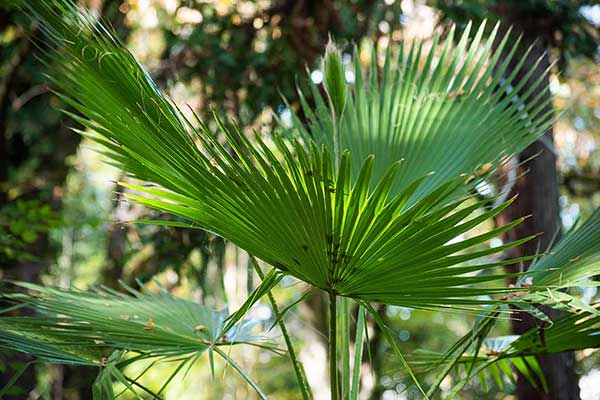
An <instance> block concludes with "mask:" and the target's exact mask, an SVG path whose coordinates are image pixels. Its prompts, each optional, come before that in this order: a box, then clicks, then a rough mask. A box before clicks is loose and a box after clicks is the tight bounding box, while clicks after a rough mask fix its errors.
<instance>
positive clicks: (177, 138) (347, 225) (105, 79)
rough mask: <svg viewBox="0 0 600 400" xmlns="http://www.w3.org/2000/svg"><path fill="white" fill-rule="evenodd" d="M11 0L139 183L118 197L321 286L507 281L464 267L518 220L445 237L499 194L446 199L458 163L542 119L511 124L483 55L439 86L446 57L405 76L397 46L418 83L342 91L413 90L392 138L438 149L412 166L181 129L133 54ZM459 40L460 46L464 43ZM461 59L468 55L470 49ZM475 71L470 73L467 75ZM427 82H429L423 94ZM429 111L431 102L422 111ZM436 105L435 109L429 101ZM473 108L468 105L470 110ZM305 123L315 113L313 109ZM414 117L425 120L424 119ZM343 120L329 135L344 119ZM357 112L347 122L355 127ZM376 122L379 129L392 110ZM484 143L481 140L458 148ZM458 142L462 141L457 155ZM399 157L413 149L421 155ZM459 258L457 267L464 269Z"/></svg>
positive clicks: (449, 290)
mask: <svg viewBox="0 0 600 400" xmlns="http://www.w3.org/2000/svg"><path fill="white" fill-rule="evenodd" d="M25 3H26V4H27V7H28V9H29V11H30V12H31V13H32V14H34V16H35V17H36V18H37V19H39V20H40V21H41V22H42V27H43V29H44V30H45V31H46V33H47V35H48V37H49V38H50V40H51V43H52V44H53V46H54V48H55V49H54V52H53V53H52V55H51V60H52V73H51V78H52V80H53V82H54V84H55V85H56V87H57V88H58V90H59V93H60V94H61V96H63V98H64V99H65V101H66V102H67V103H68V104H70V105H71V106H72V107H73V108H74V109H75V110H77V111H78V112H79V113H80V114H81V115H83V117H81V116H78V115H73V117H74V118H76V119H77V120H79V121H80V122H81V123H82V124H83V125H84V126H86V127H87V128H89V129H90V130H91V131H92V132H93V133H92V134H87V133H84V134H86V135H89V136H90V137H91V138H92V139H93V140H95V141H97V142H98V143H100V144H102V145H103V146H104V147H105V154H106V155H107V156H108V157H109V159H111V160H112V162H114V163H116V164H118V165H119V166H121V167H123V168H124V169H125V170H126V171H128V172H129V173H130V174H131V175H133V176H134V177H136V178H138V179H141V180H143V181H146V182H147V183H148V185H137V186H136V185H131V184H130V185H127V186H129V187H131V188H134V189H137V190H138V191H140V192H142V195H136V194H132V195H129V197H130V198H131V199H132V200H134V201H137V202H140V203H142V204H145V205H148V206H150V207H153V208H157V209H160V210H164V211H167V212H170V213H173V214H176V215H180V216H182V217H185V218H187V219H189V220H190V221H192V222H193V223H194V224H195V225H197V226H199V227H201V228H203V229H207V230H210V231H213V232H215V233H217V234H219V235H221V236H223V237H225V238H226V239H229V240H231V241H232V242H233V243H235V244H236V245H238V246H240V247H241V248H243V249H245V250H247V251H248V252H250V253H251V254H253V255H256V256H257V257H259V258H261V259H262V260H264V261H266V262H268V263H269V264H271V265H273V266H275V267H276V268H278V269H279V270H281V271H284V272H286V273H288V274H290V275H293V276H295V277H297V278H299V279H301V280H303V281H306V282H309V283H311V284H313V285H315V286H317V287H319V288H322V289H324V290H327V291H329V292H331V293H333V294H336V295H342V296H348V297H354V298H357V299H361V300H367V301H382V302H386V303H389V304H397V305H409V306H413V307H422V308H431V307H439V306H448V305H454V306H458V305H469V304H481V303H486V302H490V301H491V300H490V299H489V297H482V296H483V295H493V294H495V293H500V292H506V291H511V290H514V289H509V288H506V287H505V285H504V279H505V278H506V275H504V274H493V273H491V274H485V275H478V274H477V273H478V272H482V271H486V270H493V268H495V267H497V266H499V265H502V264H505V263H509V262H515V261H519V260H512V261H505V262H495V263H489V262H485V261H483V262H479V263H477V262H474V261H475V260H478V259H481V258H482V257H484V256H487V255H490V254H493V253H497V252H500V251H502V250H504V249H506V248H509V247H512V246H516V245H519V244H520V243H522V242H523V241H525V240H528V239H530V238H523V239H522V240H519V241H517V242H514V243H510V244H506V245H504V246H501V247H498V248H495V249H489V248H486V249H480V248H479V249H477V246H478V245H481V244H482V243H484V242H485V241H487V240H488V239H490V238H492V237H494V236H496V235H498V234H500V233H502V232H504V231H506V230H507V229H510V228H511V227H512V226H514V225H515V224H517V223H519V222H520V220H517V221H515V222H513V223H511V224H508V225H507V226H504V227H500V228H497V229H494V230H492V231H490V232H486V233H484V234H480V235H478V236H475V237H472V238H469V239H461V240H458V241H455V242H452V243H449V242H450V241H451V240H454V239H455V238H456V237H460V235H462V234H465V233H467V232H469V231H470V230H471V229H472V228H474V227H475V226H477V225H479V224H480V223H482V222H484V221H485V220H487V219H489V218H491V217H493V216H494V215H496V214H497V213H499V212H500V211H501V210H502V209H504V208H505V207H507V206H508V205H509V204H510V202H507V203H505V204H502V205H500V206H498V207H495V208H492V209H491V210H489V211H486V212H484V213H483V214H476V212H477V210H478V209H480V208H481V206H482V205H484V204H486V203H485V202H478V203H475V204H473V202H472V201H471V200H469V199H468V198H466V197H465V198H459V199H458V200H457V197H456V193H457V192H459V191H460V189H461V188H463V187H465V185H466V184H465V181H467V182H468V181H469V179H468V178H467V177H461V176H460V173H461V172H464V171H468V170H469V169H470V168H472V167H474V166H476V165H479V164H483V163H485V162H487V161H489V160H491V159H492V158H491V154H495V155H496V156H497V155H498V154H500V153H502V152H506V151H508V152H512V151H517V150H519V149H521V148H522V147H524V146H525V145H527V144H528V143H530V142H531V141H532V140H533V139H535V138H536V137H537V135H538V134H539V133H540V132H541V130H542V127H543V126H544V125H545V124H546V123H547V121H546V119H540V118H534V117H535V115H536V112H535V111H534V110H532V109H531V107H532V106H528V108H527V110H529V111H530V115H531V118H533V122H529V124H532V125H531V126H526V125H528V122H525V121H522V120H521V114H520V111H519V112H516V111H515V110H516V108H514V107H513V106H510V105H509V103H508V102H507V101H506V100H505V99H504V100H503V99H502V98H501V94H500V93H501V92H502V90H501V88H502V85H501V84H500V85H499V86H498V84H499V78H498V75H496V74H494V73H493V68H492V66H493V65H495V64H494V63H493V62H492V64H490V66H485V67H484V64H483V63H484V62H483V61H481V60H480V61H479V62H478V63H477V64H476V65H477V66H478V70H477V71H471V70H470V68H467V67H465V68H467V69H466V70H464V69H460V68H458V67H452V68H458V69H456V71H455V75H456V77H455V78H454V80H453V82H456V83H453V84H450V83H448V82H447V81H448V80H450V75H449V73H447V72H445V71H446V70H448V71H454V70H453V69H452V68H450V67H448V68H449V69H447V68H446V64H447V62H442V63H441V64H440V65H441V66H440V67H439V69H438V70H436V71H434V70H429V69H427V68H425V69H424V71H425V72H422V73H421V72H419V71H421V69H420V67H419V66H418V63H417V62H416V61H414V60H416V59H417V58H418V54H416V53H415V52H414V50H413V51H411V52H409V53H410V54H412V55H410V57H409V59H410V60H413V61H411V63H409V64H408V65H410V68H409V69H398V70H397V72H395V75H394V76H395V77H396V78H394V79H397V80H401V81H403V80H408V81H409V83H410V84H409V85H408V86H407V87H409V88H413V87H415V84H416V83H419V82H420V83H419V85H417V86H416V87H417V88H421V89H422V90H421V89H419V90H417V91H416V92H415V91H414V90H413V89H411V90H408V91H407V89H406V88H404V89H403V90H402V93H403V95H402V96H401V97H399V98H396V97H390V95H389V94H386V93H387V92H386V90H387V88H388V87H394V88H399V87H400V85H397V84H389V85H388V84H385V85H384V84H382V86H381V88H382V89H381V90H382V91H381V93H378V86H376V85H375V84H373V85H372V87H371V88H370V89H369V90H367V89H364V90H363V89H361V88H360V87H359V86H357V88H356V90H355V92H356V98H355V99H354V100H353V99H352V98H351V97H350V98H349V99H348V103H347V104H346V111H344V113H343V115H352V114H353V113H352V112H350V110H351V108H352V102H355V103H357V104H358V103H361V102H368V103H369V104H370V103H373V102H374V100H373V98H382V99H385V98H388V97H390V98H388V100H386V101H384V102H383V103H385V104H388V107H391V106H389V104H396V103H398V102H400V104H404V103H406V101H407V99H413V98H417V99H420V100H419V101H421V102H423V103H422V106H423V108H420V107H417V108H415V109H414V110H412V111H410V110H409V111H410V112H409V113H408V114H407V115H406V117H407V118H408V117H410V118H411V119H414V118H416V116H419V118H418V119H417V120H416V121H414V124H413V125H411V126H410V129H405V133H404V135H408V136H406V137H405V136H402V135H400V137H405V139H406V141H408V142H411V143H412V141H413V140H416V142H415V143H418V146H417V145H415V146H417V147H415V149H417V148H419V149H422V151H423V152H426V151H427V149H430V151H432V152H433V153H432V154H435V153H436V152H438V151H439V149H440V148H439V146H438V143H442V144H443V147H444V148H445V149H447V150H448V152H447V153H444V154H445V155H444V156H443V157H437V156H436V157H434V158H435V159H436V160H438V161H436V162H439V163H441V164H436V165H437V167H436V168H430V167H428V166H423V165H420V166H418V167H417V166H416V165H415V164H414V163H411V162H409V160H408V159H407V161H406V163H405V164H402V163H400V162H398V161H396V162H391V159H390V158H389V157H390V156H388V155H386V154H383V153H382V152H381V151H380V150H381V149H379V150H378V149H376V148H371V147H368V146H367V150H366V151H362V150H360V149H358V148H354V147H353V146H350V145H349V146H347V147H349V148H350V151H342V152H341V153H340V152H339V151H338V150H339V149H338V148H335V146H334V149H333V151H332V150H331V148H332V145H331V144H328V143H326V142H323V143H321V144H322V145H321V146H319V145H317V144H315V142H313V141H308V140H307V141H305V142H299V141H291V142H290V141H286V140H284V139H283V138H280V137H278V136H275V137H274V143H273V144H272V145H268V144H266V143H265V142H264V141H263V139H261V138H260V137H258V136H257V137H255V140H254V142H251V141H250V140H249V139H248V138H246V137H245V136H244V135H242V134H240V132H239V131H238V130H237V129H235V130H233V131H232V130H228V129H226V128H225V127H224V126H223V124H222V123H220V121H219V120H218V118H217V123H218V125H219V127H220V131H219V132H213V131H211V130H210V129H209V128H208V127H206V126H205V125H203V124H202V123H201V122H200V121H197V123H198V124H199V128H196V127H194V126H193V125H192V123H190V122H188V121H187V120H186V119H185V118H184V117H183V115H182V113H181V112H180V111H179V110H178V109H177V108H176V107H175V106H174V105H173V104H172V103H171V102H170V101H169V100H167V99H166V98H165V97H164V96H163V95H162V94H161V93H160V91H159V90H158V89H157V87H156V85H155V84H154V82H153V81H152V80H151V79H150V78H149V76H148V74H147V73H146V72H145V71H144V70H143V69H142V67H141V66H140V65H139V63H138V62H137V60H136V59H135V58H134V57H133V55H132V54H131V53H129V52H128V51H127V50H126V48H125V47H124V46H123V45H122V44H121V43H120V42H119V41H118V40H117V39H116V38H115V36H114V35H113V34H112V33H111V32H110V31H109V30H108V29H106V28H105V27H104V26H103V25H101V24H99V23H98V22H97V21H96V20H95V19H94V18H92V17H91V16H90V14H88V13H86V12H85V11H79V10H77V9H76V8H75V6H74V5H73V4H72V3H70V2H69V1H62V2H47V1H40V2H25ZM464 41H466V39H463V42H464ZM449 42H450V41H449ZM463 47H464V45H463ZM450 49H451V46H450V45H446V46H445V47H444V52H443V54H446V56H445V57H448V54H449V52H450ZM459 49H460V48H459ZM474 52H475V50H472V49H471V50H470V51H469V53H468V54H471V53H474ZM413 53H414V54H413ZM494 54H495V55H494V57H497V54H496V53H494ZM431 57H432V56H431ZM431 57H429V58H431ZM430 61H431V60H430ZM430 61H429V62H428V63H427V65H429V64H430ZM449 61H451V62H450V66H452V65H454V64H456V63H458V64H460V63H459V62H458V59H456V57H450V58H449ZM463 61H464V62H465V65H470V62H471V61H472V57H471V56H470V55H468V56H467V58H466V59H465V60H463ZM386 71H388V72H386V73H384V78H383V80H385V79H392V75H390V76H389V77H387V78H386V76H388V75H389V74H391V72H389V71H391V69H389V68H387V69H386ZM467 71H470V72H469V74H471V75H469V74H467ZM372 73H373V74H375V72H373V71H372ZM451 75H452V74H451ZM480 75H481V76H482V78H481V79H476V78H475V77H478V76H480ZM415 76H416V77H418V79H417V78H415ZM490 79H491V83H490V84H489V85H488V84H487V82H488V81H489V80H490ZM373 81H375V79H373ZM413 81H414V82H413ZM463 81H464V82H463ZM459 82H463V83H460V84H459ZM469 82H471V83H469ZM457 85H458V86H457ZM462 87H464V88H465V89H464V90H465V92H466V93H468V94H467V95H465V99H464V100H463V99H452V101H450V100H448V97H449V96H448V95H447V90H450V89H458V88H462ZM448 88H450V89H448ZM420 90H421V91H420ZM436 90H441V91H442V92H443V93H442V94H444V95H443V96H442V97H440V96H438V95H437V94H436V93H437V92H436ZM361 99H362V100H361ZM476 99H477V101H476ZM403 102H404V103H403ZM375 103H376V102H375ZM375 103H373V104H375ZM383 103H382V104H383ZM410 104H412V103H410V102H409V103H407V104H405V105H403V106H402V107H400V109H401V110H404V109H405V108H407V107H409V106H410ZM419 104H421V103H419ZM510 104H512V103H510ZM410 107H413V106H410ZM415 107H416V106H415ZM515 107H516V106H515ZM429 108H433V109H435V110H438V111H436V112H434V111H427V112H426V110H428V109H429ZM442 109H443V110H445V111H444V112H442V111H439V110H442ZM474 110H475V111H476V110H481V111H480V112H476V113H475V114H474V115H471V113H472V112H473V111H474ZM359 111H360V110H357V112H359ZM363 111H364V110H363ZM376 111H377V112H376V113H375V111H372V113H373V115H375V114H377V115H379V116H380V117H381V118H384V119H385V116H386V115H387V114H386V112H387V111H385V110H382V109H377V110H376ZM446 114H449V115H450V114H451V115H453V118H455V119H443V120H442V122H443V124H442V125H443V126H448V127H449V128H448V129H450V127H453V129H454V128H456V127H458V126H463V127H465V129H461V130H452V129H450V130H448V131H444V130H440V129H437V130H432V128H431V127H429V128H428V127H427V126H429V125H431V124H433V123H434V122H436V123H435V124H433V125H436V126H437V125H439V124H438V122H440V118H441V116H443V115H446ZM429 116H430V117H429ZM531 118H530V119H531ZM480 119H484V120H485V124H482V123H481V122H480V121H479V120H480ZM317 120H318V121H320V122H321V123H323V124H325V125H326V124H327V118H326V117H325V116H321V117H319V118H318V119H317ZM425 120H427V121H428V124H425V125H424V122H425ZM343 121H345V120H344V119H343ZM343 121H342V123H341V125H340V131H341V132H343V130H344V129H346V128H345V127H347V128H348V129H350V128H349V127H350V125H351V124H350V122H349V121H348V122H343ZM372 121H375V119H372ZM467 121H470V122H468V123H467ZM417 122H419V123H417ZM362 123H363V122H361V121H358V122H356V124H357V126H361V124H362ZM372 123H374V122H372ZM344 124H346V125H344ZM388 125H389V126H390V127H395V126H396V122H395V120H394V121H391V122H390V123H389V124H388ZM381 126H384V124H382V125H381ZM490 126H491V127H494V129H497V130H498V135H497V136H494V138H493V139H491V140H486V142H485V145H482V144H481V143H478V142H477V140H478V138H480V137H479V136H473V135H474V133H473V132H483V131H485V132H487V133H488V134H489V131H487V130H486V129H487V127H490ZM467 128H468V129H467ZM500 128H502V129H501V130H500ZM382 129H383V128H382ZM356 132H357V133H356V135H358V133H360V132H362V135H363V136H364V140H366V141H379V137H378V135H379V133H377V132H380V133H381V129H379V130H378V129H375V130H372V131H360V132H359V131H356ZM427 132H434V133H432V134H429V133H427ZM478 134H479V133H478ZM223 137H224V139H225V141H226V143H225V144H223V143H222V138H223ZM411 138H412V139H411ZM316 139H317V140H319V139H318V138H316ZM513 139H514V141H513ZM403 140H404V139H403ZM342 143H343V146H344V147H346V145H345V144H344V143H345V142H342ZM348 143H350V142H348ZM382 143H383V142H382ZM403 143H404V142H403ZM450 144H452V146H450ZM507 146H508V147H507ZM488 147H489V148H490V149H489V150H486V151H485V152H479V151H475V150H474V149H475V148H486V149H487V148H488ZM411 148H412V147H411ZM459 148H460V149H464V150H465V151H466V152H467V153H464V154H468V157H467V158H466V160H465V158H464V157H463V156H464V154H463V152H459V151H458V149H459ZM507 149H508V150H507ZM232 150H233V151H232ZM371 151H375V152H376V153H377V154H376V156H377V159H375V158H374V157H373V156H372V155H368V154H370V152H371ZM411 151H412V150H411ZM415 151H416V150H415ZM351 152H352V153H351ZM354 152H356V155H357V156H354ZM351 154H352V156H351ZM415 154H417V155H418V156H419V157H420V158H424V157H425V156H424V154H425V153H419V152H416V153H415ZM478 154H479V155H478ZM379 158H381V160H380V161H379ZM392 158H394V159H395V158H396V157H395V156H392ZM446 164H447V165H446ZM432 165H433V164H432ZM357 166H360V167H357ZM430 170H436V172H437V173H436V174H435V175H434V176H438V177H439V178H435V179H433V178H430V177H428V175H427V172H429V171H430ZM353 171H354V172H353ZM432 179H433V180H432ZM467 186H468V185H467ZM474 213H475V214H474ZM473 249H477V251H475V250H473ZM465 262H471V264H470V265H466V266H465V265H463V264H464V263H465Z"/></svg>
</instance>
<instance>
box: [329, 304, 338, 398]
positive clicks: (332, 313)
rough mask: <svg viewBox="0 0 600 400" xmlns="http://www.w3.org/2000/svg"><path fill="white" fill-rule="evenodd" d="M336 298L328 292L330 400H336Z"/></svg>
mask: <svg viewBox="0 0 600 400" xmlns="http://www.w3.org/2000/svg"><path fill="white" fill-rule="evenodd" d="M336 346H337V298H336V295H335V293H333V292H329V379H330V381H331V400H338V374H337V357H336V355H337V353H336Z"/></svg>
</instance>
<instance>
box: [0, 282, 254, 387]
mask: <svg viewBox="0 0 600 400" xmlns="http://www.w3.org/2000/svg"><path fill="white" fill-rule="evenodd" d="M19 285H20V286H22V287H24V288H26V289H28V290H29V291H30V292H29V293H13V294H4V295H3V296H2V297H3V299H4V300H7V301H9V302H14V303H16V304H18V305H20V306H22V307H23V306H24V307H26V308H30V309H32V310H35V311H37V312H40V313H42V315H41V316H36V317H3V318H0V347H1V348H4V349H8V350H17V351H23V352H26V353H29V354H33V355H35V356H37V357H41V358H43V359H44V360H46V361H47V362H51V363H62V364H76V365H88V366H94V367H98V368H100V369H101V371H100V375H99V378H98V381H97V383H96V386H97V387H98V388H100V389H102V388H104V389H106V388H108V387H110V379H117V380H118V381H121V382H123V380H124V378H125V377H124V376H123V375H122V369H123V368H124V367H126V366H127V365H129V364H131V363H132V362H136V361H141V360H147V359H156V360H160V361H169V360H170V361H176V362H178V363H179V364H180V367H179V368H177V371H179V370H182V369H183V368H184V367H185V366H189V364H190V363H192V362H193V361H194V360H196V359H197V358H198V357H199V356H200V355H202V354H203V353H204V352H207V351H209V352H210V351H212V350H216V347H218V346H231V345H234V344H241V343H245V344H248V343H250V344H253V343H257V341H258V340H259V339H260V338H258V337H256V336H255V335H253V334H252V333H250V329H251V328H252V327H253V326H254V324H253V323H250V322H247V321H243V320H239V319H238V321H239V322H235V321H234V322H232V321H231V320H230V319H228V317H227V312H226V311H225V310H224V311H222V312H214V311H212V310H210V309H208V308H206V307H204V306H202V305H200V304H196V303H193V302H190V301H186V300H182V299H178V298H174V297H172V296H171V295H170V294H169V293H168V292H166V291H165V290H161V291H160V292H159V293H157V294H155V293H152V292H150V291H147V290H146V291H145V293H140V292H137V291H134V290H132V289H130V288H126V289H127V290H128V291H129V292H130V295H125V294H122V293H118V292H114V291H112V290H108V289H98V290H96V291H95V292H83V291H78V290H75V289H72V290H61V289H51V288H45V287H42V286H38V285H34V284H26V283H20V284H19ZM219 354H221V353H219ZM228 362H230V363H231V362H232V360H228ZM236 369H237V368H236ZM125 381H127V379H125ZM168 381H170V379H169V380H168ZM168 381H167V383H168ZM127 386H128V387H130V388H131V389H133V387H132V385H131V383H127ZM165 386H166V384H165ZM102 393H104V392H102ZM99 398H103V397H101V396H100V397H99Z"/></svg>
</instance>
